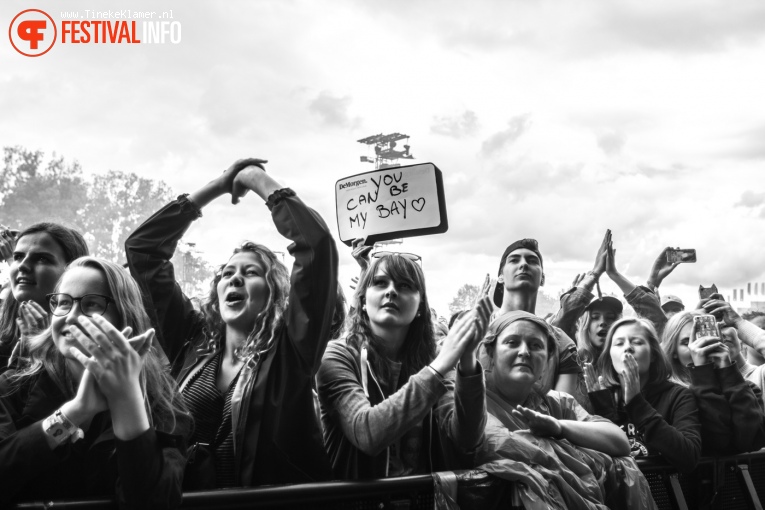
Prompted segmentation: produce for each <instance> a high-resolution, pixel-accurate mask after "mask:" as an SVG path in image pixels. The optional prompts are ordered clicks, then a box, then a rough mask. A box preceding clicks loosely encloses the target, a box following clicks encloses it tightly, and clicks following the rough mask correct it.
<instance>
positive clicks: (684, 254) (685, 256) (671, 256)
mask: <svg viewBox="0 0 765 510" xmlns="http://www.w3.org/2000/svg"><path fill="white" fill-rule="evenodd" d="M667 262H669V263H670V264H674V263H676V262H686V263H693V262H696V250H695V249H693V248H689V249H680V248H673V249H671V250H669V251H667Z"/></svg>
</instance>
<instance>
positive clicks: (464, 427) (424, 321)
mask: <svg viewBox="0 0 765 510" xmlns="http://www.w3.org/2000/svg"><path fill="white" fill-rule="evenodd" d="M355 302H356V303H357V304H358V308H355V309H353V310H352V311H351V312H350V314H349V326H348V333H347V335H346V337H345V338H343V339H340V340H338V341H336V342H331V343H330V344H329V346H328V347H327V351H326V353H325V354H324V359H323V361H322V364H321V368H320V369H319V374H318V376H317V381H318V391H319V403H320V408H321V419H322V423H323V425H324V442H325V445H326V448H327V451H328V452H329V455H330V460H331V462H332V470H333V475H334V476H335V477H336V478H340V479H346V480H348V479H360V478H380V477H393V476H406V475H412V474H421V473H430V472H432V471H438V470H444V469H455V468H459V467H462V468H471V467H473V457H472V456H473V454H474V452H475V450H476V449H477V448H478V446H479V445H480V442H481V438H482V435H483V427H484V423H485V419H486V418H485V403H484V399H483V398H482V396H483V373H482V370H481V366H480V364H479V363H478V362H477V360H476V358H475V351H476V349H477V348H478V344H479V343H480V340H481V338H482V337H483V332H484V330H485V328H486V325H487V324H488V322H489V316H490V315H491V307H490V304H489V301H488V298H485V299H483V300H482V301H480V302H479V303H478V304H477V305H476V307H475V309H474V310H473V311H471V313H469V314H468V315H467V316H466V317H464V318H463V319H462V320H460V321H459V322H457V324H456V325H455V327H454V328H453V329H452V330H451V331H450V332H449V334H448V336H447V337H446V338H445V339H444V342H443V345H442V347H441V350H440V351H439V352H438V354H437V353H436V339H435V336H434V331H433V323H432V320H431V312H430V306H429V305H428V298H427V293H426V290H425V277H424V274H423V272H422V269H421V268H420V266H419V265H418V264H417V263H416V262H415V261H414V260H412V259H411V258H408V257H406V256H403V255H401V254H390V255H385V256H383V257H380V258H373V261H372V262H371V265H370V266H369V268H368V269H367V270H366V271H365V272H364V273H363V275H362V276H361V279H360V281H359V284H358V286H357V287H356V292H355ZM455 368H456V370H455ZM479 397H480V398H479Z"/></svg>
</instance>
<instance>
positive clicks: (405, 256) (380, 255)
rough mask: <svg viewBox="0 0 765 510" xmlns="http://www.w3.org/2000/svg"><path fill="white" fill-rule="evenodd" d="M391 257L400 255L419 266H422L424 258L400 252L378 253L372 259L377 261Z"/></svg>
mask: <svg viewBox="0 0 765 510" xmlns="http://www.w3.org/2000/svg"><path fill="white" fill-rule="evenodd" d="M389 255H398V256H399V257H404V258H405V259H408V260H411V261H412V262H417V263H419V264H422V257H420V256H419V255H417V254H415V253H406V252H399V251H376V252H374V253H373V254H372V257H373V258H376V259H381V258H383V257H387V256H389Z"/></svg>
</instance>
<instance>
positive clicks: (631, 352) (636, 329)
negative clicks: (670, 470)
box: [589, 318, 701, 472]
mask: <svg viewBox="0 0 765 510" xmlns="http://www.w3.org/2000/svg"><path fill="white" fill-rule="evenodd" d="M596 369H597V372H598V374H600V379H599V381H589V384H590V387H589V390H590V401H591V402H592V404H593V407H594V410H595V414H597V415H600V416H603V417H605V418H608V419H610V420H611V421H613V422H614V423H616V424H617V425H619V426H620V427H621V428H622V430H624V431H625V432H626V433H627V437H629V440H630V446H631V449H632V455H633V456H636V457H643V456H648V455H661V456H662V457H664V458H665V459H666V460H667V462H669V463H670V464H672V465H674V466H675V467H676V468H677V469H678V470H680V471H682V472H689V471H692V470H693V468H694V467H695V466H696V463H697V462H698V460H699V457H700V456H701V424H700V422H699V412H698V407H697V405H696V399H695V397H694V396H693V393H692V392H691V391H690V390H689V389H688V388H686V387H685V386H683V385H681V384H677V383H676V382H673V381H672V380H671V378H672V367H671V365H670V362H669V360H668V359H667V356H666V355H665V354H664V351H663V350H662V349H661V345H660V344H659V339H658V338H657V335H656V330H655V329H654V327H653V324H652V323H651V322H650V321H648V320H646V319H639V318H624V319H620V320H618V321H616V322H615V323H614V324H613V325H612V326H611V329H610V330H609V331H608V335H607V336H606V343H605V345H604V347H603V353H602V354H601V355H600V358H598V363H597V367H596Z"/></svg>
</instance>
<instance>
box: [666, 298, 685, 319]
mask: <svg viewBox="0 0 765 510" xmlns="http://www.w3.org/2000/svg"><path fill="white" fill-rule="evenodd" d="M661 309H662V310H664V315H666V316H667V319H669V318H670V317H672V316H673V315H675V314H676V313H680V312H682V311H683V310H685V305H684V304H683V300H682V299H680V298H679V297H677V296H673V295H672V294H667V295H666V296H662V297H661Z"/></svg>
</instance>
